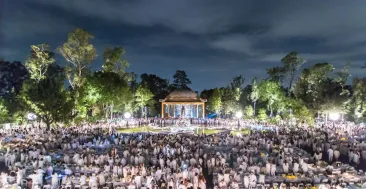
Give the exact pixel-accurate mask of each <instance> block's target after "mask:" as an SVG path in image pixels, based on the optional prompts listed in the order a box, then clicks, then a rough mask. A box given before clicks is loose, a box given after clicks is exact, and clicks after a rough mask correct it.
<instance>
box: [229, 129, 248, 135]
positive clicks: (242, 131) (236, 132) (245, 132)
mask: <svg viewBox="0 0 366 189" xmlns="http://www.w3.org/2000/svg"><path fill="white" fill-rule="evenodd" d="M230 133H231V134H232V135H234V136H235V135H237V134H242V135H248V134H249V133H250V129H242V130H240V131H231V132H230Z"/></svg>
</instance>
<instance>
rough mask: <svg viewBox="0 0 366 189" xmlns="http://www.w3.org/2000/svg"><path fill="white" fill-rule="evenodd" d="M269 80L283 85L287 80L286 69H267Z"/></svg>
mask: <svg viewBox="0 0 366 189" xmlns="http://www.w3.org/2000/svg"><path fill="white" fill-rule="evenodd" d="M267 74H268V76H269V78H268V79H269V80H271V81H275V82H280V83H282V82H283V80H284V79H285V68H284V67H273V68H269V69H267Z"/></svg>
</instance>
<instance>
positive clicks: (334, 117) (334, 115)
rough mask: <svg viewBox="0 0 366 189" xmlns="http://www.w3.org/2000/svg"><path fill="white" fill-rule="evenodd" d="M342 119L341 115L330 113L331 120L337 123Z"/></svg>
mask: <svg viewBox="0 0 366 189" xmlns="http://www.w3.org/2000/svg"><path fill="white" fill-rule="evenodd" d="M339 117H340V114H339V113H335V112H333V113H329V119H331V120H332V121H337V120H338V119H339Z"/></svg>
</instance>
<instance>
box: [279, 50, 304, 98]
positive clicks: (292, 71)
mask: <svg viewBox="0 0 366 189" xmlns="http://www.w3.org/2000/svg"><path fill="white" fill-rule="evenodd" d="M281 62H282V64H283V68H284V73H285V74H286V75H287V77H288V78H289V86H288V91H289V92H292V84H293V82H294V79H295V75H296V72H297V71H298V70H299V69H300V67H301V66H302V65H303V64H304V63H305V61H304V59H302V58H301V57H299V56H298V54H297V52H295V51H292V52H290V53H289V54H287V55H286V56H285V57H283V58H282V59H281Z"/></svg>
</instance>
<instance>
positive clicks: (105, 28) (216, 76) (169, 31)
mask: <svg viewBox="0 0 366 189" xmlns="http://www.w3.org/2000/svg"><path fill="white" fill-rule="evenodd" d="M365 10H366V1H365V0H352V1H345V0H310V1H309V0H307V1H304V0H303V1H294V0H288V1H287V0H286V1H285V0H263V1H258V0H253V1H248V0H228V1H225V0H0V56H1V57H3V58H4V59H5V60H9V61H13V60H19V61H22V62H24V61H25V59H26V57H27V55H28V53H29V51H30V47H29V46H30V45H31V44H39V43H49V44H50V45H51V46H52V48H53V49H56V47H57V46H59V45H61V44H62V43H63V42H65V41H66V40H67V33H68V32H70V31H72V30H73V29H75V28H78V27H80V28H83V29H85V30H87V31H88V32H89V33H91V34H93V35H94V36H95V39H94V40H93V41H92V43H93V44H94V45H95V46H96V48H97V50H98V54H99V57H98V59H97V60H96V61H94V62H93V69H99V68H100V66H101V64H102V60H101V55H102V52H103V50H104V48H105V47H112V46H119V45H121V46H123V47H124V48H125V50H126V57H125V58H126V59H127V60H128V61H129V63H130V64H131V66H130V67H129V68H128V71H132V72H135V73H137V74H141V73H145V72H146V73H152V74H157V75H159V76H160V77H163V78H167V79H170V81H172V76H173V74H174V72H175V71H176V70H177V69H183V70H185V71H186V73H187V75H188V76H189V78H190V79H191V81H192V85H191V86H190V87H191V88H192V89H193V90H198V91H200V90H202V89H204V88H214V87H220V86H226V85H227V84H228V82H229V81H230V79H231V78H232V77H233V76H236V75H240V74H242V75H243V76H244V77H245V78H246V84H248V83H249V82H250V80H251V79H252V78H253V76H257V77H259V78H265V77H266V71H265V68H270V67H274V66H279V65H280V60H281V58H282V57H283V56H284V55H285V54H287V53H288V52H290V51H297V52H299V53H300V55H301V56H302V57H303V58H304V59H306V60H307V63H306V64H305V65H304V66H306V67H308V66H311V65H312V64H314V63H317V62H330V63H333V64H335V66H336V68H338V69H340V68H341V67H342V66H343V65H344V64H345V63H346V62H351V63H352V65H351V74H352V75H353V76H364V75H365V70H361V69H360V67H361V65H363V63H364V62H365V61H366V44H365V42H366V11H365ZM57 56H59V58H58V59H57V60H59V61H58V62H59V63H60V64H65V62H64V60H63V59H62V58H61V57H60V55H57Z"/></svg>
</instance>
